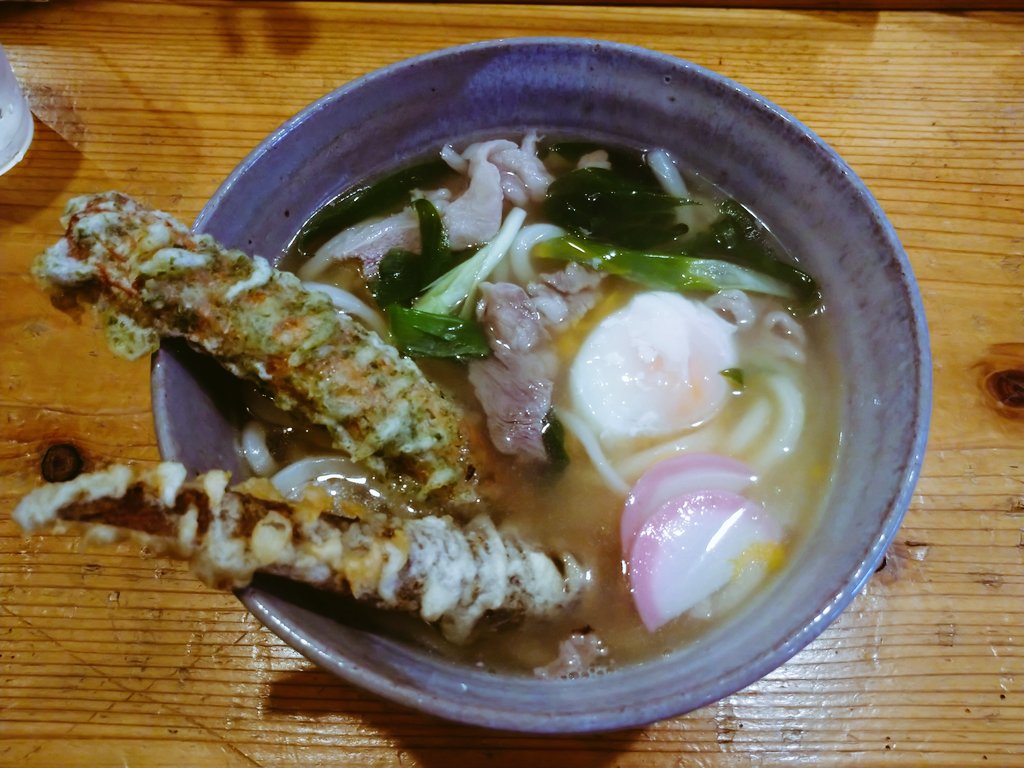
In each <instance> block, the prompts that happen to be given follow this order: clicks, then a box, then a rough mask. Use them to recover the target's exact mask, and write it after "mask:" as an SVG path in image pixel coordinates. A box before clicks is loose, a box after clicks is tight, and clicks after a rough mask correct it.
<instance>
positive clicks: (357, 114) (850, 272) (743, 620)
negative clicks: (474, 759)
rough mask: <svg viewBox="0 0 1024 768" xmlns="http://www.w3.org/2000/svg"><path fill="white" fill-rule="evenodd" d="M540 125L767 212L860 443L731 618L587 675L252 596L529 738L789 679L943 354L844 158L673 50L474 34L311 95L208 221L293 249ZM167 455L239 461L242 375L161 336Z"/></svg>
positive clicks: (859, 579)
mask: <svg viewBox="0 0 1024 768" xmlns="http://www.w3.org/2000/svg"><path fill="white" fill-rule="evenodd" d="M528 127H534V128H538V129H541V130H542V131H543V130H548V131H551V132H557V133H558V134H567V135H585V136H588V137H590V138H593V139H596V140H599V141H600V140H605V141H607V142H609V143H612V144H631V145H635V146H644V147H655V146H657V147H665V148H667V149H668V150H670V151H671V152H672V153H673V154H674V155H675V156H676V157H677V158H678V159H679V160H680V161H681V163H682V164H683V165H684V166H688V167H691V168H694V169H696V170H697V171H699V172H700V173H702V174H703V175H704V176H705V177H706V178H709V179H710V180H712V181H714V182H715V183H717V184H718V185H719V186H721V187H722V188H724V189H725V191H726V192H728V193H730V194H731V195H733V196H735V197H737V198H738V199H740V200H741V201H743V202H745V203H746V204H748V205H749V206H750V207H751V208H752V209H753V210H755V211H756V212H757V213H758V215H759V216H761V218H762V219H763V220H764V221H765V223H766V224H767V225H768V227H769V228H770V229H771V230H773V232H774V233H775V235H776V236H777V237H778V238H779V240H780V241H781V242H782V244H783V245H784V246H785V247H786V248H787V250H789V251H790V252H791V253H793V254H794V255H795V256H796V257H797V258H798V259H799V260H800V261H801V262H802V263H803V264H804V265H806V268H807V269H808V270H809V271H810V272H811V273H812V274H814V275H815V276H816V277H817V278H818V281H819V283H820V284H821V287H822V291H823V294H824V296H825V297H826V301H827V305H828V312H829V313H830V314H831V316H832V328H833V333H834V337H833V345H834V349H835V352H836V354H837V356H838V359H840V360H842V361H843V363H844V370H845V379H846V388H845V402H844V403H843V408H844V410H843V414H842V419H841V429H842V440H841V447H840V454H839V458H838V463H837V469H836V475H835V482H834V484H833V487H832V489H831V491H830V493H829V497H828V499H827V502H826V503H827V507H826V517H825V524H823V525H819V526H818V527H817V529H816V530H815V531H814V532H813V533H812V534H811V536H810V540H809V541H808V542H807V543H806V545H805V546H804V547H803V548H802V550H800V552H799V553H798V555H797V556H796V562H794V563H793V564H792V567H790V568H788V570H787V571H786V572H785V574H784V575H783V576H782V577H781V578H780V579H778V580H777V581H776V583H774V584H773V585H772V586H771V587H770V588H769V589H768V590H766V593H765V594H763V595H761V596H760V597H759V598H758V599H757V600H756V601H754V602H753V603H752V604H751V605H750V606H749V607H747V608H746V609H745V610H744V611H743V612H741V613H740V614H739V615H738V616H737V617H735V619H733V620H732V621H730V622H728V623H727V624H725V625H723V626H720V627H718V628H717V629H715V630H713V631H711V632H709V633H707V634H705V635H704V636H702V637H700V638H699V639H698V640H696V641H695V642H693V643H692V644H690V645H688V646H686V647H683V648H679V649H678V650H677V651H675V652H673V653H671V654H669V655H666V656H664V657H659V658H657V659H654V660H651V661H648V662H645V663H642V664H636V665H632V666H625V667H622V668H616V669H613V670H612V671H610V672H608V673H607V674H604V675H601V676H598V677H592V678H585V679H578V680H540V679H533V678H531V677H529V676H513V675H502V674H495V673H491V672H487V671H483V670H480V669H476V668H472V667H469V666H466V665H460V664H457V663H454V662H452V661H450V660H447V659H444V658H441V657H439V656H437V655H436V654H433V653H431V652H429V651H428V650H425V649H422V648H419V647H414V646H411V645H406V644H402V643H400V642H397V641H395V640H392V639H389V638H388V637H386V636H384V635H381V634H376V633H374V632H373V631H370V630H367V629H365V627H362V628H361V627H357V626H355V625H353V624H346V623H345V618H344V617H332V616H328V615H325V613H324V612H322V611H315V610H312V609H310V608H309V607H308V606H307V605H306V604H304V603H303V602H302V601H296V600H294V599H293V598H292V597H291V596H290V594H289V593H288V592H287V591H286V590H284V591H282V590H279V589H276V588H274V587H273V586H264V585H260V586H253V587H249V588H247V589H245V590H242V591H241V592H240V597H241V599H242V601H243V602H244V603H245V605H246V606H248V608H249V609H250V610H251V611H252V612H253V613H254V614H255V615H256V616H257V617H258V618H259V619H260V620H261V621H262V622H263V623H264V624H265V625H266V626H267V627H269V628H270V629H271V630H272V631H274V632H275V633H277V634H278V635H279V636H280V637H281V638H283V639H284V640H285V642H287V643H288V644H290V645H291V646H293V647H294V648H296V649H297V650H298V651H300V652H301V653H303V654H304V655H305V656H307V657H308V658H309V659H311V660H312V661H313V662H315V663H316V664H318V665H320V666H321V667H323V668H325V669H328V670H330V671H332V672H334V673H336V674H338V675H339V676H341V677H343V678H345V679H346V680H349V681H351V682H353V683H355V684H356V685H359V686H362V687H364V688H366V689H369V690H371V691H374V692H376V693H377V694H380V695H381V696H384V697H386V698H388V699H391V700H393V701H396V702H401V703H402V704H405V705H408V706H410V707H414V708H416V709H419V710H423V711H425V712H430V713H433V714H436V715H439V716H441V717H445V718H449V719H452V720H457V721H461V722H465V723H473V724H477V725H481V726H486V727H491V728H500V729H509V730H517V731H530V732H560V733H571V732H587V731H598V730H610V729H616V728H625V727H630V726H637V725H641V724H644V723H648V722H651V721H654V720H658V719H661V718H665V717H669V716H672V715H677V714H681V713H684V712H688V711H690V710H692V709H695V708H697V707H700V706H702V705H704V704H707V703H709V702H712V701H715V700H717V699H719V698H722V697H724V696H726V695H728V694H730V693H733V692H735V691H737V690H739V689H741V688H743V687H744V686H746V685H748V684H750V683H752V682H754V681H755V680H757V679H759V678H760V677H762V676H764V675H765V674H767V673H768V672H770V671H772V670H773V669H775V668H776V667H778V666H779V665H781V664H782V663H783V662H785V661H786V660H787V659H789V658H790V657H791V656H792V655H793V654H795V653H796V652H797V651H799V650H800V649H801V648H802V647H803V646H804V645H806V644H807V643H808V642H809V641H810V640H812V639H813V638H814V637H815V636H816V635H818V633H820V632H821V631H822V630H823V629H824V628H825V627H826V626H827V625H828V624H829V623H830V622H831V621H832V620H833V619H835V617H836V615H837V614H838V613H839V612H840V611H841V610H842V609H843V608H844V607H845V606H846V605H847V604H848V603H849V602H850V600H851V599H853V597H854V595H856V594H857V592H858V591H859V590H860V589H861V588H862V587H863V586H864V584H865V583H866V581H867V580H868V578H869V577H870V575H871V574H872V572H873V571H874V570H875V568H876V566H877V565H878V563H879V561H880V559H881V558H882V555H883V554H884V552H885V550H886V547H887V546H888V544H889V542H890V541H891V540H892V538H893V536H894V534H895V532H896V529H897V527H898V526H899V524H900V521H901V519H902V517H903V514H904V512H905V510H906V508H907V506H908V504H909V502H910V498H911V493H912V491H913V488H914V483H915V481H916V478H917V473H918V470H919V467H920V463H921V460H922V457H923V454H924V449H925V441H926V437H927V431H928V414H929V409H930V397H931V395H930V369H931V366H930V360H929V349H928V341H927V334H926V329H925V318H924V312H923V310H922V307H921V301H920V297H919V295H918V291H917V287H916V284H915V282H914V278H913V275H912V274H911V270H910V266H909V264H908V262H907V258H906V255H905V254H904V252H903V249H902V247H901V246H900V243H899V241H898V240H897V237H896V234H895V233H894V231H893V229H892V227H891V225H890V224H889V222H888V221H887V220H886V218H885V216H884V214H883V213H882V211H881V209H880V208H879V206H878V204H877V203H876V202H875V200H874V199H873V198H872V196H871V194H870V193H869V192H868V190H867V189H866V188H865V187H864V185H863V184H862V183H861V182H860V180H859V179H858V178H857V177H856V176H855V175H854V173H853V171H851V169H850V168H849V167H848V166H847V165H846V163H845V162H843V160H842V159H841V158H839V156H838V155H836V153H835V152H834V151H833V150H832V149H830V148H829V147H828V146H826V145H825V144H824V142H822V141H821V140H820V139H819V138H818V137H817V136H815V135H814V134H813V133H812V132H811V131H810V130H808V129H807V128H806V127H805V126H803V125H802V124H801V123H800V122H798V121H797V120H796V119H794V118H793V117H792V116H791V115H789V114H787V113H786V112H784V111H782V110H781V109H779V108H778V107H776V106H775V105H773V104H771V103H770V102H768V101H766V100H765V99H764V98H762V97H761V96H759V95H757V94H756V93H753V92H751V91H749V90H747V89H746V88H743V87H742V86H740V85H738V84H737V83H735V82H732V81H730V80H728V79H726V78H724V77H721V76H719V75H717V74H715V73H713V72H710V71H708V70H706V69H703V68H701V67H698V66H696V65H694V64H690V63H688V62H685V61H681V60H679V59H676V58H672V57H670V56H666V55H662V54H658V53H654V52H651V51H648V50H644V49H641V48H635V47H629V46H624V45H619V44H614V43H608V42H600V41H591V40H579V39H555V38H535V39H520V40H505V41H496V42H490V43H480V44H475V45H468V46H464V47H459V48H453V49H450V50H444V51H439V52H437V53H433V54H428V55H425V56H420V57H418V58H415V59H411V60H409V61H404V62H400V63H398V64H394V65H392V66H389V67H387V68H385V69H382V70H380V71H377V72H374V73H372V74H370V75H368V76H366V77H363V78H361V79H359V80H357V81H355V82H353V83H350V84H348V85H346V86H344V87H342V88H340V89H338V90H337V91H335V92H333V93H331V94H329V95H328V96H325V97H324V98H322V99H320V100H319V101H317V102H316V103H314V104H312V105H310V106H309V107H308V108H306V109H305V110H303V111H302V112H301V113H299V114H298V115H297V116H295V117H294V118H292V119H291V120H289V121H288V122H287V123H285V124H284V125H283V126H282V127H281V128H280V129H278V130H277V131H276V132H275V133H274V134H273V135H271V136H270V137H268V138H267V139H266V140H265V141H264V142H263V143H262V144H260V146H259V147H257V148H256V149H255V150H254V151H253V152H252V153H251V154H250V155H249V156H248V157H247V158H246V159H245V160H244V161H243V162H242V163H241V164H240V165H239V166H238V167H237V168H236V169H235V171H234V172H233V173H232V174H231V176H230V177H229V178H228V179H227V181H225V182H224V184H223V185H222V186H221V187H220V189H219V190H218V191H217V193H216V194H215V195H214V196H213V199H212V200H210V202H209V203H208V204H207V206H206V207H205V208H204V209H203V211H202V213H200V215H199V218H198V219H197V220H196V223H195V229H196V230H198V231H204V232H209V233H210V234H212V235H214V236H215V237H217V238H218V239H219V240H221V241H222V242H223V243H225V244H227V245H228V246H232V247H237V248H241V249H243V250H245V251H247V252H250V253H259V254H262V255H265V256H267V257H270V258H274V257H278V256H279V255H280V254H281V253H282V251H283V250H284V249H285V248H286V246H287V245H288V243H289V242H290V240H291V239H292V238H293V236H294V235H295V233H296V230H297V229H298V227H299V225H300V224H301V223H302V222H303V221H304V220H305V219H307V218H308V217H309V216H310V215H311V214H312V213H313V212H314V211H315V210H316V209H317V208H318V207H320V206H321V205H322V204H323V203H324V202H326V201H327V200H329V199H330V198H331V197H333V196H334V195H335V194H336V193H338V192H339V191H341V190H343V189H345V188H346V187H348V186H350V185H351V184H352V183H354V182H356V181H358V180H361V179H364V178H366V177H373V176H375V175H378V174H380V173H381V172H383V171H386V170H388V169H393V168H395V167H400V166H401V165H402V164H403V163H405V162H407V161H409V160H411V159H414V158H416V157H418V156H421V155H422V153H424V152H425V151H427V150H429V149H432V148H437V147H439V146H441V145H442V144H444V143H446V142H448V141H451V140H452V139H466V138H470V137H474V136H483V135H499V134H502V133H503V132H506V133H509V132H511V133H515V132H520V131H522V130H523V129H524V128H528ZM153 399H154V409H155V412H156V420H157V434H158V437H159V442H160V448H161V451H162V453H163V455H164V457H165V458H167V459H174V460H178V461H182V462H184V463H185V464H186V465H187V466H188V467H189V468H190V469H192V470H193V471H203V470H206V469H208V468H212V467H224V468H227V469H232V470H234V471H235V472H236V473H237V472H239V470H240V467H239V463H238V458H237V455H236V450H235V440H236V435H237V424H238V421H237V420H238V413H237V411H236V408H237V396H236V394H235V388H234V385H233V382H232V381H231V379H230V377H227V376H226V375H225V374H223V373H221V372H220V371H219V369H217V368H216V366H214V365H212V364H210V363H208V362H205V361H202V360H200V359H198V358H196V357H195V356H193V355H191V354H190V353H188V352H186V351H184V350H181V349H178V348H173V347H165V348H164V349H163V350H161V352H160V353H159V354H158V355H157V357H156V360H155V363H154V368H153Z"/></svg>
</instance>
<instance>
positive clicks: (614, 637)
mask: <svg viewBox="0 0 1024 768" xmlns="http://www.w3.org/2000/svg"><path fill="white" fill-rule="evenodd" d="M284 266H285V267H286V268H291V269H293V270H295V271H296V272H297V273H298V275H299V276H300V277H301V278H302V279H303V280H304V281H306V282H307V283H308V284H311V285H315V286H319V287H320V289H321V290H324V291H325V292H328V293H329V294H330V295H331V296H332V298H333V299H334V301H335V303H336V305H337V306H339V311H346V312H348V313H350V314H352V315H353V316H354V317H356V318H358V319H359V320H361V321H362V322H364V323H365V324H366V325H367V326H368V327H370V328H373V329H374V330H376V331H377V332H378V333H380V334H381V335H382V336H383V337H384V338H385V339H387V340H388V341H390V342H391V343H393V344H395V345H396V346H397V347H398V348H399V349H400V350H402V351H403V352H404V353H406V354H408V355H409V356H411V357H413V358H414V359H416V360H417V362H418V363H419V365H420V366H421V367H422V368H423V369H424V371H425V372H426V373H427V375H428V376H429V377H430V378H432V379H433V380H434V381H435V382H436V383H437V384H438V385H439V386H440V387H441V388H442V389H443V390H444V391H445V392H446V393H447V394H449V395H450V396H451V397H452V398H453V399H454V400H455V401H456V402H458V403H459V404H460V405H461V406H462V407H463V408H464V409H465V411H466V412H467V414H468V422H469V423H470V424H472V425H473V429H474V431H477V432H479V435H478V439H477V440H476V441H475V442H476V443H477V445H478V449H479V455H478V456H477V457H475V458H476V467H477V471H478V473H479V480H480V483H481V492H482V495H483V496H484V497H485V499H486V501H487V506H488V510H487V511H488V513H489V514H490V515H491V516H492V517H493V518H494V519H495V521H496V522H497V523H499V525H501V526H503V527H504V528H506V529H508V530H512V531H515V532H517V533H519V534H520V535H521V536H522V537H523V538H524V539H527V540H530V541H532V542H536V543H538V544H541V545H543V546H544V547H546V548H547V549H549V550H550V551H552V552H570V553H572V554H573V555H575V556H576V558H577V559H578V560H579V561H580V562H581V563H583V564H584V565H585V567H586V568H587V569H588V571H589V577H590V582H591V583H590V586H589V588H588V589H587V590H586V591H585V594H584V597H583V599H582V601H581V602H580V603H579V604H578V606H576V607H575V608H574V609H573V610H572V611H570V612H568V613H566V614H565V615H563V616H561V617H560V618H558V619H556V620H554V621H551V622H545V623H543V624H539V623H532V624H531V623H525V624H522V625H519V626H491V627H488V628H485V629H484V630H483V631H481V632H480V633H478V636H477V637H475V639H474V640H473V641H472V642H471V643H469V644H468V645H466V646H461V647H455V646H451V645H448V644H446V643H444V642H443V641H441V640H440V639H438V637H437V636H436V635H435V634H434V633H433V632H432V631H431V630H430V629H429V628H426V627H424V626H422V624H418V623H417V622H415V621H414V620H410V619H407V618H404V617H391V616H385V617H378V618H379V621H380V622H383V624H385V625H386V628H387V630H388V631H391V632H395V633H397V634H399V635H402V636H407V637H411V638H413V639H415V640H416V641H417V642H420V643H423V644H426V645H428V646H432V647H436V648H438V649H439V650H440V651H442V652H444V653H447V654H450V655H453V656H455V657H458V658H462V659H465V660H468V661H470V662H475V663H478V664H481V665H483V666H486V667H491V668H500V669H506V670H508V669H512V670H520V671H524V672H527V673H530V672H534V673H537V674H547V675H575V674H588V673H593V672H595V671H600V670H602V669H605V668H607V667H608V666H610V665H621V664H627V663H630V662H634V661H640V660H643V659H645V658H650V657H652V656H654V655H657V654H659V653H662V652H665V651H668V650H671V649H674V648H677V647H679V646H681V645H682V644H684V643H686V642H687V641H688V639H691V638H693V637H695V636H697V635H698V634H699V633H702V632H705V631H707V629H708V628H709V627H711V626H713V625H714V624H716V623H717V622H721V621H723V620H726V619H727V618H728V617H729V616H730V615H732V614H733V613H734V612H735V611H737V610H739V609H740V608H741V607H742V605H743V604H744V603H745V602H747V601H749V600H750V599H751V597H752V596H753V595H755V594H756V593H757V592H758V590H760V589H763V587H764V585H765V584H767V583H768V582H769V581H770V580H771V579H772V578H775V577H776V576H777V574H778V573H779V572H780V571H781V570H782V569H784V568H785V567H786V564H787V562H788V561H790V560H791V559H792V557H793V554H794V552H795V551H796V549H797V547H798V546H799V544H800V542H801V540H802V539H803V538H804V536H805V534H806V533H807V532H808V531H809V529H810V528H811V527H812V526H813V525H814V524H815V521H816V520H817V518H818V515H819V512H820V509H821V507H822V505H823V503H824V499H825V495H826V491H827V488H828V485H829V478H830V476H831V473H832V470H833V462H834V457H835V453H836V450H837V444H838V431H837V425H838V423H839V419H838V408H839V405H840V402H841V398H840V397H839V386H840V385H839V377H838V375H837V370H836V362H835V360H834V358H833V356H832V355H831V353H830V350H829V348H828V344H827V340H826V338H825V328H824V325H825V322H826V320H827V315H826V313H824V312H823V309H822V306H821V302H820V297H819V296H818V293H817V287H816V285H815V284H814V282H813V279H812V278H811V277H810V276H808V275H807V274H805V273H804V272H802V271H800V270H799V269H797V268H796V267H795V266H793V264H792V261H791V260H790V259H788V257H786V256H784V255H783V253H782V249H781V247H780V246H779V244H778V243H777V242H776V241H775V240H774V239H773V238H772V237H771V236H770V234H769V233H768V232H767V231H766V230H765V229H764V227H763V226H761V225H760V224H759V223H758V222H757V221H756V220H755V219H754V218H753V216H752V215H751V214H750V213H749V212H748V211H747V210H746V209H745V208H743V207H742V206H741V205H740V204H738V203H737V202H735V201H733V200H731V199H729V198H728V197H726V196H725V195H723V194H722V193H721V191H719V190H718V189H716V188H715V187H714V186H713V185H711V184H709V183H708V182H707V181H705V180H704V179H702V178H700V177H699V176H697V175H695V174H693V173H689V172H688V171H687V170H686V169H680V168H678V167H677V165H676V163H675V161H674V159H673V158H672V157H671V156H670V155H669V154H668V153H667V152H665V151H663V150H659V149H654V150H644V151H640V150H628V149H623V148H621V147H607V146H597V145H594V144H590V143H587V142H575V141H574V142H553V141H543V140H541V139H539V138H538V136H537V135H536V134H533V133H529V134H526V135H525V136H524V137H522V138H521V139H518V138H517V140H515V141H513V140H508V139H497V140H493V141H485V142H476V143H473V144H470V145H468V146H461V147H459V148H458V149H456V148H453V147H452V146H451V145H449V146H446V147H444V148H443V149H442V150H441V151H440V152H439V153H438V154H435V155H434V156H433V157H429V158H427V159H426V160H425V161H424V162H422V163H420V164H418V165H415V166H412V167H410V168H406V169H403V170H400V171H399V172H398V173H395V174H393V175H392V176H389V177H386V178H384V179H380V180H377V181H375V182H374V183H372V184H365V185H359V186H357V187H355V188H353V189H351V190H348V191H346V192H343V193H342V194H341V195H340V196H339V197H338V198H337V199H336V200H335V201H333V202H332V203H330V204H328V205H327V206H326V207H325V208H324V209H322V210H321V211H319V212H318V213H317V214H315V215H314V216H313V218H312V219H311V220H310V221H309V222H307V223H306V224H305V225H304V227H303V229H302V231H301V232H300V233H299V235H298V236H297V238H296V240H295V242H294V244H293V247H292V249H291V251H290V253H289V254H288V255H287V257H286V261H285V264H284ZM250 404H251V407H250V412H251V414H252V417H253V420H252V422H251V423H250V424H249V425H248V426H247V427H246V429H245V432H244V439H243V453H244V454H245V456H246V458H247V460H248V461H249V463H250V465H251V466H252V468H253V470H254V471H255V472H256V473H258V474H265V475H274V474H275V473H280V474H279V475H278V476H277V477H278V479H279V481H280V484H282V485H284V486H288V485H290V484H295V483H298V482H302V481H305V480H307V479H310V478H315V477H317V476H322V475H323V474H324V473H325V472H327V473H328V474H329V473H330V472H334V473H335V474H340V475H344V476H352V477H355V478H356V480H357V481H361V480H360V477H361V476H362V475H365V473H362V472H360V470H359V468H355V467H351V466H349V465H348V464H347V463H346V462H344V461H343V460H339V463H338V464H337V465H336V466H335V465H332V464H331V463H330V462H328V463H326V464H325V463H324V462H323V461H321V462H319V463H312V464H311V463H310V461H309V457H322V456H325V455H329V454H330V453H331V451H330V449H329V443H328V442H327V441H325V440H324V439H323V437H322V436H321V435H320V434H319V432H318V431H317V429H316V428H308V427H305V426H302V425H299V424H296V423H294V422H293V421H291V420H290V419H289V418H288V417H284V416H283V415H282V414H280V413H275V412H274V411H273V410H272V409H271V408H270V407H269V406H268V405H267V404H266V403H265V402H262V401H261V399H260V398H259V396H258V395H256V394H255V393H253V394H252V395H251V399H250ZM325 467H327V469H326V470H325ZM332 467H334V469H332ZM369 482H371V483H372V482H373V481H372V480H370V481H369Z"/></svg>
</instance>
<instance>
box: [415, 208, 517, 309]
mask: <svg viewBox="0 0 1024 768" xmlns="http://www.w3.org/2000/svg"><path fill="white" fill-rule="evenodd" d="M525 220H526V211H524V210H523V209H521V208H513V209H512V210H511V211H509V214H508V216H506V217H505V221H504V222H503V223H502V225H501V229H499V230H498V234H497V235H495V237H494V239H493V240H491V241H490V242H489V243H487V244H486V245H485V246H483V247H482V248H481V249H480V250H479V251H477V252H476V253H475V254H473V255H472V256H470V257H469V258H468V259H466V261H464V262H462V263H461V264H459V265H458V266H457V267H455V268H454V269H451V270H449V271H448V272H446V273H445V274H443V275H441V277H439V278H438V279H437V280H435V281H434V282H433V283H431V284H430V285H429V286H427V290H426V292H425V293H424V294H423V295H422V296H420V298H418V299H417V300H416V301H415V302H414V303H413V308H414V309H418V310H420V311H422V312H432V313H434V314H437V315H454V314H457V313H459V312H460V308H461V316H462V317H464V318H468V317H470V316H471V315H472V313H473V302H472V301H471V299H472V297H473V295H474V293H476V290H477V288H478V287H479V285H480V283H481V282H483V281H484V280H486V279H487V276H488V275H490V274H491V272H493V271H494V268H495V267H497V266H498V264H499V263H500V262H501V260H502V259H503V258H505V254H506V253H508V249H509V248H511V247H512V242H513V241H514V240H515V238H516V235H517V234H519V230H520V229H521V228H522V226H523V222H524V221H525Z"/></svg>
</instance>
